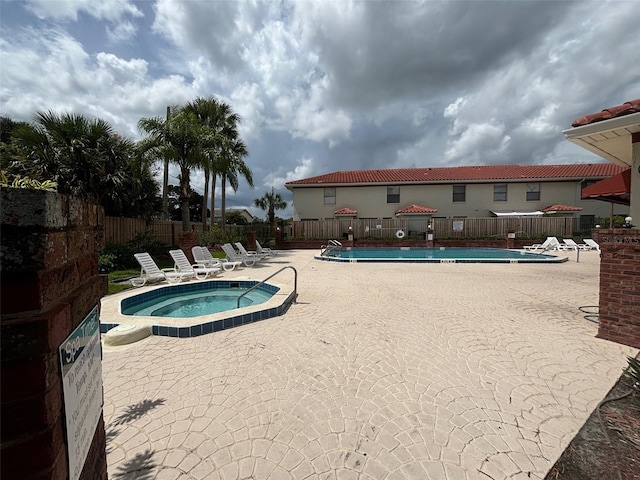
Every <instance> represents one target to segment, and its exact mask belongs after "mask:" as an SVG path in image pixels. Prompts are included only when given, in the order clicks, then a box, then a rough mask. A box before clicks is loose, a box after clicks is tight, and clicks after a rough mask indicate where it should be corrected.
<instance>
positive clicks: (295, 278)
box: [236, 265, 298, 308]
mask: <svg viewBox="0 0 640 480" xmlns="http://www.w3.org/2000/svg"><path fill="white" fill-rule="evenodd" d="M287 268H290V269H291V270H293V274H294V275H293V303H296V299H297V298H298V271H297V270H296V269H295V268H294V267H292V266H291V265H287V266H286V267H282V268H281V269H280V270H278V271H277V272H274V273H272V274H271V275H269V276H268V277H267V278H265V279H264V280H262V281H260V282H258V283H256V284H255V285H254V286H253V287H251V288H249V289H247V290H246V291H245V292H242V294H241V295H240V296H239V297H238V305H237V307H236V308H240V299H241V298H242V297H244V296H245V295H246V294H247V293H249V292H251V291H253V290H255V289H256V288H258V287H259V286H260V285H264V284H265V283H266V281H267V280H269V279H270V278H273V277H274V276H276V275H277V274H279V273H280V272H282V271H283V270H286V269H287Z"/></svg>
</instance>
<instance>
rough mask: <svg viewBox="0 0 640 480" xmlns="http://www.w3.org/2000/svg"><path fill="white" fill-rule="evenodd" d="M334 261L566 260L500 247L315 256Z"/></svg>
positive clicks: (338, 250) (356, 250) (337, 250)
mask: <svg viewBox="0 0 640 480" xmlns="http://www.w3.org/2000/svg"><path fill="white" fill-rule="evenodd" d="M315 258H316V259H318V260H327V261H333V262H351V263H354V262H414V263H559V262H566V261H567V260H568V258H567V257H557V256H555V255H549V254H543V253H532V252H525V251H519V250H506V249H500V248H464V247H438V248H426V247H374V248H370V247H353V248H352V247H330V248H327V249H326V250H324V251H323V252H322V254H321V255H317V256H316V257H315Z"/></svg>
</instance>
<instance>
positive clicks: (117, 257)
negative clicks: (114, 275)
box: [98, 232, 169, 273]
mask: <svg viewBox="0 0 640 480" xmlns="http://www.w3.org/2000/svg"><path fill="white" fill-rule="evenodd" d="M168 251H169V247H168V246H167V245H165V244H164V243H162V242H158V241H156V240H154V239H153V232H143V233H139V234H138V235H136V236H135V237H133V238H132V239H131V240H129V241H128V242H127V244H126V245H122V244H121V243H108V244H107V245H106V246H105V248H104V250H102V252H100V255H99V256H98V269H99V271H100V273H109V272H112V271H114V270H127V269H131V268H139V266H140V265H139V264H138V262H137V261H136V259H135V258H134V256H133V254H134V253H138V252H147V253H149V254H150V255H151V256H152V257H157V256H166V255H167V252H168Z"/></svg>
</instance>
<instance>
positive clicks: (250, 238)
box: [247, 230, 256, 251]
mask: <svg viewBox="0 0 640 480" xmlns="http://www.w3.org/2000/svg"><path fill="white" fill-rule="evenodd" d="M247 250H249V251H251V250H253V251H255V250H256V231H255V230H249V231H247Z"/></svg>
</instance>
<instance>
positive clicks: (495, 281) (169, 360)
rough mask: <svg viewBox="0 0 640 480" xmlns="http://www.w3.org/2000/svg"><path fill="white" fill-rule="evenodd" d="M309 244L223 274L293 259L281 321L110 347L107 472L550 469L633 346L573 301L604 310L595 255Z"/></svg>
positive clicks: (313, 474) (332, 475)
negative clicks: (370, 251)
mask: <svg viewBox="0 0 640 480" xmlns="http://www.w3.org/2000/svg"><path fill="white" fill-rule="evenodd" d="M316 254H318V252H317V251H315V250H297V251H290V252H283V253H282V254H281V255H278V256H277V257H274V260H273V261H272V262H270V263H267V264H263V265H262V266H260V267H257V268H244V269H242V270H240V271H238V272H235V271H234V272H228V273H224V275H223V277H224V278H225V279H226V278H229V279H233V278H234V277H247V276H248V277H250V278H251V279H258V280H262V279H264V278H266V277H267V276H268V275H270V274H271V273H273V272H275V271H276V270H278V269H279V268H282V267H283V266H286V265H291V266H293V267H295V268H296V269H297V271H298V295H299V296H298V303H297V304H294V305H292V306H291V307H290V308H289V310H288V311H287V312H286V313H285V314H284V315H282V316H280V317H275V318H271V319H267V320H263V321H259V322H256V323H251V324H248V325H243V326H239V327H236V328H231V329H228V330H223V331H220V332H216V333H212V334H209V335H203V336H199V337H195V338H169V337H159V336H153V337H148V338H146V339H144V340H142V341H140V342H137V343H134V344H131V345H128V346H123V347H105V349H104V361H103V377H104V395H105V404H104V419H105V427H106V432H107V454H108V455H107V461H108V470H109V478H111V479H120V480H122V479H125V480H134V479H137V480H142V479H144V480H152V479H157V480H164V479H252V480H258V479H274V480H275V479H292V480H298V479H306V478H308V479H323V480H324V479H335V480H338V479H340V480H344V479H362V480H364V479H389V480H391V479H420V480H425V479H434V480H466V479H470V480H471V479H473V480H488V479H493V480H499V479H507V478H509V479H511V478H513V479H527V480H528V479H531V478H533V479H536V478H537V479H541V478H543V477H544V476H545V475H546V473H547V471H548V470H549V469H550V468H551V466H552V465H553V464H554V462H555V461H556V460H557V458H558V457H559V456H560V454H561V453H562V451H563V450H564V448H565V447H566V445H567V444H568V443H569V442H570V441H571V439H572V438H573V437H574V435H575V434H576V433H577V431H578V430H579V429H580V427H581V426H582V425H583V423H584V422H585V420H586V419H587V417H588V416H589V415H590V413H591V412H592V410H593V409H594V408H595V406H596V405H597V404H598V402H600V401H601V400H602V399H603V398H604V396H605V395H606V393H607V392H608V390H609V389H610V388H611V387H612V386H613V384H614V383H615V382H616V380H617V379H618V377H619V376H620V373H621V372H622V369H623V368H624V367H625V366H626V365H627V362H626V355H636V354H637V350H636V349H632V348H630V347H625V346H622V345H618V344H615V343H612V342H609V341H605V340H600V339H598V338H595V335H596V333H597V325H596V324H594V323H592V322H589V321H587V320H585V319H584V314H583V313H582V312H580V311H579V310H578V307H580V306H588V305H597V304H598V274H599V254H598V252H595V251H583V252H580V262H579V263H577V262H576V252H561V253H560V255H561V256H567V257H569V261H567V262H565V263H560V264H466V263H465V264H463V263H446V264H420V263H404V264H394V263H354V264H350V263H336V262H323V261H319V260H314V258H313V256H314V255H316ZM274 280H277V281H278V282H282V283H287V281H289V282H291V284H292V283H293V274H292V272H291V270H286V271H284V272H282V273H281V274H279V275H278V276H277V277H276V278H275V279H274ZM102 320H103V321H105V319H104V318H103V319H102Z"/></svg>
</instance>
